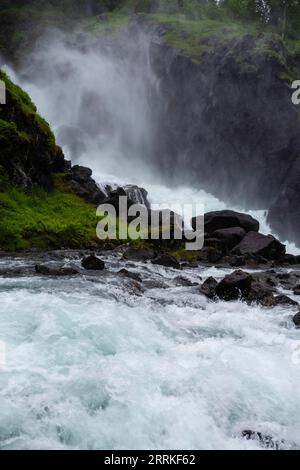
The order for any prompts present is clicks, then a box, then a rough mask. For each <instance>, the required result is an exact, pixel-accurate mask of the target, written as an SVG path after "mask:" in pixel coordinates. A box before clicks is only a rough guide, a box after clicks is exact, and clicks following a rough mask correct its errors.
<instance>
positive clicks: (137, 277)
mask: <svg viewBox="0 0 300 470" xmlns="http://www.w3.org/2000/svg"><path fill="white" fill-rule="evenodd" d="M118 274H119V275H121V276H124V277H127V278H129V279H132V280H134V281H137V282H142V278H141V276H140V275H139V274H137V273H133V272H132V271H128V270H127V269H121V271H119V272H118Z"/></svg>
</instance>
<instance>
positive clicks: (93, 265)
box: [81, 255, 105, 271]
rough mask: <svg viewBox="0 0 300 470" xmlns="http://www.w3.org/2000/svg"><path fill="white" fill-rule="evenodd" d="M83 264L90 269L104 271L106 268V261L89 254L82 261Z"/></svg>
mask: <svg viewBox="0 0 300 470" xmlns="http://www.w3.org/2000/svg"><path fill="white" fill-rule="evenodd" d="M81 265H82V267H83V268H84V269H87V270H89V271H102V270H103V269H105V263H104V261H102V260H101V259H100V258H97V256H94V255H91V256H87V257H86V258H84V259H83V260H82V261H81Z"/></svg>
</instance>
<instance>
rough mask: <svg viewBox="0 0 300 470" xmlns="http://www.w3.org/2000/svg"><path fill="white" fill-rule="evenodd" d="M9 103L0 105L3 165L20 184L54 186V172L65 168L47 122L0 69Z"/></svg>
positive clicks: (0, 146) (0, 154) (24, 94)
mask: <svg viewBox="0 0 300 470" xmlns="http://www.w3.org/2000/svg"><path fill="white" fill-rule="evenodd" d="M0 80H2V81H3V82H4V83H5V86H6V104H3V105H0V167H1V172H2V174H5V175H7V177H8V178H9V180H10V181H11V182H13V183H15V184H17V185H19V186H22V187H24V188H28V187H31V186H33V185H34V184H38V185H39V186H42V187H44V188H47V189H50V188H51V187H52V175H51V174H52V172H54V171H62V170H63V168H64V157H63V153H62V151H61V149H60V148H59V147H58V146H57V145H56V143H55V138H54V135H53V133H52V131H51V129H50V127H49V125H48V123H47V122H46V121H45V120H44V119H43V118H42V117H41V116H39V114H38V113H37V110H36V107H35V105H34V104H33V103H32V101H31V99H30V97H29V96H28V95H27V93H25V92H24V91H23V90H22V89H21V88H20V87H18V86H17V85H15V84H14V83H13V82H12V81H11V80H10V79H9V78H8V76H7V75H6V74H5V73H4V72H3V71H1V70H0Z"/></svg>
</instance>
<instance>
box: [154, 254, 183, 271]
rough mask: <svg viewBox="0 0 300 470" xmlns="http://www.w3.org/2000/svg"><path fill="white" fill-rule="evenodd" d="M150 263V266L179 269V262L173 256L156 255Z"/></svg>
mask: <svg viewBox="0 0 300 470" xmlns="http://www.w3.org/2000/svg"><path fill="white" fill-rule="evenodd" d="M151 262H152V264H158V265H160V266H165V267H167V268H174V269H181V266H180V263H179V261H178V260H177V259H176V258H175V257H174V256H171V255H167V254H161V255H158V256H157V257H156V258H155V259H153V260H152V261H151Z"/></svg>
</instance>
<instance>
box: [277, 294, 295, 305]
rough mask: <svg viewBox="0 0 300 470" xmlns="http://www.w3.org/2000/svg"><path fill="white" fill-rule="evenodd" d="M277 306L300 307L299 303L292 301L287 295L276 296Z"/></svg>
mask: <svg viewBox="0 0 300 470" xmlns="http://www.w3.org/2000/svg"><path fill="white" fill-rule="evenodd" d="M274 301H275V305H291V306H296V305H299V304H298V302H296V301H295V300H293V299H291V298H290V297H288V296H287V295H284V294H280V295H276V296H275V297H274Z"/></svg>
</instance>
